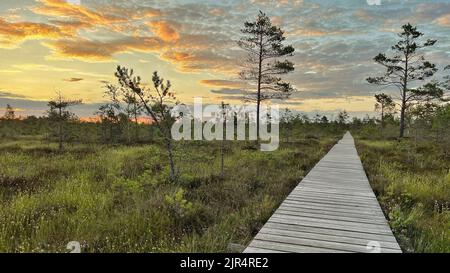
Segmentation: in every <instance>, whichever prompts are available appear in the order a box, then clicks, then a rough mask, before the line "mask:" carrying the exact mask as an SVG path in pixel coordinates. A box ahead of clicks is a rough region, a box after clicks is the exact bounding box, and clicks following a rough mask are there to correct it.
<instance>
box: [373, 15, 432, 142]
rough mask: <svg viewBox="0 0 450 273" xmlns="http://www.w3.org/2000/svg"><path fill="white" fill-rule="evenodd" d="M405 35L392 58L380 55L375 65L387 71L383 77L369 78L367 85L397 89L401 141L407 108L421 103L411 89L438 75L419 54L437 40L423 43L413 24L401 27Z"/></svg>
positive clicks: (394, 48) (396, 46) (420, 34)
mask: <svg viewBox="0 0 450 273" xmlns="http://www.w3.org/2000/svg"><path fill="white" fill-rule="evenodd" d="M402 29H403V31H402V32H401V33H399V34H398V36H399V38H400V40H399V41H398V42H397V44H395V45H394V46H392V50H393V54H392V55H391V56H387V55H386V54H384V53H380V54H378V55H377V56H376V57H375V58H374V61H375V62H376V63H378V64H380V65H382V66H383V67H385V68H386V72H385V74H384V75H383V76H379V77H369V78H367V81H368V82H369V83H371V84H375V85H380V86H383V87H388V86H395V87H397V88H398V89H399V91H400V101H401V102H400V137H403V136H404V134H405V119H406V117H405V116H406V113H407V110H408V107H409V106H410V104H411V102H412V100H414V99H416V100H417V99H420V96H418V95H417V94H416V92H415V90H417V89H416V88H417V86H416V88H414V87H413V86H412V85H413V84H414V85H417V84H418V82H421V81H424V80H426V79H427V78H429V77H431V76H433V75H434V73H436V71H437V69H436V67H435V65H434V64H432V63H430V62H428V61H426V60H425V57H424V55H423V54H420V53H419V52H418V50H420V49H423V48H426V47H430V46H433V45H434V44H435V43H436V40H430V39H428V40H427V41H425V42H421V41H420V38H421V37H422V36H423V35H424V34H423V33H422V32H419V31H418V30H417V27H414V26H412V25H411V24H409V23H408V24H406V25H404V26H402Z"/></svg>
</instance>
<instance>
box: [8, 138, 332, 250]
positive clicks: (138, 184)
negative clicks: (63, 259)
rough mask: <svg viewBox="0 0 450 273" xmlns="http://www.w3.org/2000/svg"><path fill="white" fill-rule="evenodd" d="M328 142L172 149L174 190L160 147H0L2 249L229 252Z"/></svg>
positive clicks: (28, 141) (27, 141) (36, 143)
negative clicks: (74, 244) (176, 174)
mask: <svg viewBox="0 0 450 273" xmlns="http://www.w3.org/2000/svg"><path fill="white" fill-rule="evenodd" d="M335 141H336V138H332V137H321V138H320V139H316V138H313V137H311V136H309V137H308V138H302V137H299V138H297V140H295V141H292V142H290V143H282V144H281V146H280V149H278V150H277V151H275V152H270V153H264V152H260V151H259V150H257V149H255V146H254V144H252V143H246V142H233V143H227V151H226V157H225V172H226V176H225V179H224V180H222V179H221V178H220V177H219V176H218V174H219V172H220V165H219V164H220V156H219V155H220V153H219V151H220V145H219V143H214V142H184V143H177V144H176V149H175V151H176V163H177V168H178V169H179V170H180V173H181V175H180V178H179V181H178V182H177V183H172V182H170V181H169V180H168V179H167V178H168V172H169V170H168V168H167V160H168V159H167V155H166V153H165V150H164V148H163V147H162V146H160V145H158V144H152V145H139V146H121V145H116V146H104V145H95V146H94V145H88V144H73V145H68V146H67V147H66V150H65V152H63V153H60V152H58V151H57V145H56V144H55V143H47V142H44V141H42V140H41V139H40V138H32V137H26V138H20V137H19V138H16V139H15V140H2V141H0V202H1V206H0V251H1V252H67V251H68V250H67V249H66V245H67V243H68V242H69V241H79V242H81V244H82V250H83V251H84V252H227V251H229V249H228V245H229V243H237V244H241V245H246V244H247V243H248V242H249V241H250V239H251V238H252V237H253V236H254V235H255V233H256V231H257V230H258V229H259V228H260V227H261V226H262V224H263V223H264V222H265V221H266V220H267V219H268V218H269V217H270V215H271V214H272V212H273V210H274V209H275V208H276V207H277V206H278V204H279V203H281V201H282V200H283V199H284V198H285V196H286V195H287V194H288V193H289V192H290V191H291V190H292V188H293V187H294V186H295V185H296V184H297V183H298V182H299V181H300V179H301V178H302V176H304V175H305V174H306V173H307V171H308V170H309V169H311V168H312V167H313V166H314V164H315V163H316V162H317V161H318V160H319V159H320V158H321V157H322V156H323V155H324V154H325V153H326V152H327V151H328V149H329V148H331V146H332V145H333V143H334V142H335Z"/></svg>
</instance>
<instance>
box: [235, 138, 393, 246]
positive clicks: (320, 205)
mask: <svg viewBox="0 0 450 273" xmlns="http://www.w3.org/2000/svg"><path fill="white" fill-rule="evenodd" d="M244 252H245V253H256V252H262V253H269V252H299V253H305V252H307V253H311V252H312V253H340V252H382V253H399V252H401V249H400V247H399V245H398V244H397V241H396V239H395V237H394V235H393V234H392V231H391V229H390V228H389V225H388V223H387V221H386V219H385V217H384V214H383V212H382V210H381V208H380V205H379V203H378V201H377V199H376V197H375V194H374V193H373V191H372V188H371V187H370V185H369V181H368V179H367V177H366V174H365V172H364V169H363V167H362V164H361V160H360V159H359V156H358V153H357V151H356V148H355V143H354V141H353V137H352V136H351V135H350V133H349V132H347V133H346V134H345V135H344V138H343V139H342V140H341V141H339V143H338V144H336V145H335V146H334V147H333V148H332V149H331V150H330V152H329V153H328V154H327V155H326V156H325V157H323V158H322V160H320V161H319V163H317V165H316V166H315V167H314V168H313V169H312V170H311V171H310V172H309V173H308V175H307V176H306V177H305V178H304V179H303V180H302V182H301V183H300V184H299V185H298V186H297V187H296V188H295V189H294V190H293V191H292V192H291V193H290V194H289V196H288V197H287V198H286V200H285V201H284V202H283V203H282V204H281V205H280V207H279V208H278V209H277V210H276V211H275V213H274V214H273V215H272V216H271V217H270V219H269V220H268V221H267V223H266V224H265V225H264V226H263V228H262V229H261V230H260V231H259V233H258V234H257V235H256V237H255V238H254V239H253V241H252V242H251V243H250V244H249V246H248V247H247V248H246V249H245V250H244Z"/></svg>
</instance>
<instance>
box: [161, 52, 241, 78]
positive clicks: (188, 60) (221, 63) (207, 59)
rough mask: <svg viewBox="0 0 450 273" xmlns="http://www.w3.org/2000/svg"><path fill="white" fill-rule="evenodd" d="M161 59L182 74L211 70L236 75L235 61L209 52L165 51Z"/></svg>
mask: <svg viewBox="0 0 450 273" xmlns="http://www.w3.org/2000/svg"><path fill="white" fill-rule="evenodd" d="M161 58H162V59H163V60H166V61H169V62H172V63H175V64H177V65H178V68H179V70H180V71H183V72H193V71H194V72H195V71H201V70H212V71H217V72H225V73H237V71H236V68H237V65H236V63H235V62H236V60H235V59H232V58H229V57H226V56H222V55H219V54H217V53H214V52H211V51H199V52H185V51H166V52H164V53H163V54H162V55H161Z"/></svg>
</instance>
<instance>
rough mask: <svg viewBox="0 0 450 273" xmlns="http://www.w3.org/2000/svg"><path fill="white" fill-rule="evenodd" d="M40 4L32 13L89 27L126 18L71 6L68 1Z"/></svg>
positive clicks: (47, 0)
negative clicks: (76, 22)
mask: <svg viewBox="0 0 450 273" xmlns="http://www.w3.org/2000/svg"><path fill="white" fill-rule="evenodd" d="M39 2H40V3H41V4H42V5H40V6H37V7H34V8H33V9H32V11H33V12H34V13H37V14H41V15H46V16H58V17H69V18H71V19H72V20H74V19H76V20H77V21H80V22H85V23H86V24H89V25H108V24H111V23H113V22H120V21H124V18H120V17H118V16H116V15H111V14H103V13H99V12H96V11H93V10H91V9H88V8H86V7H85V6H83V5H74V4H70V3H69V2H67V1H66V0H39Z"/></svg>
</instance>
